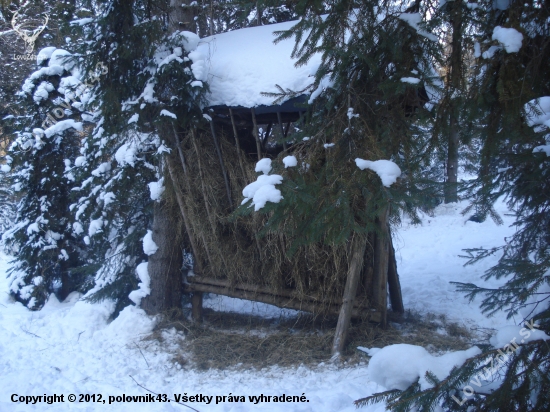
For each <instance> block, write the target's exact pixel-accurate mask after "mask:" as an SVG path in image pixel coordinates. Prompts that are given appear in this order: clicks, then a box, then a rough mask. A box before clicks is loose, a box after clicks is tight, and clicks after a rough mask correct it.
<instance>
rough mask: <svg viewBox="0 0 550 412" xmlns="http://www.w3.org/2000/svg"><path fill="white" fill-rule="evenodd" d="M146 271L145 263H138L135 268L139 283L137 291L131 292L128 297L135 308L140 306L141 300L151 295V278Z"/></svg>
mask: <svg viewBox="0 0 550 412" xmlns="http://www.w3.org/2000/svg"><path fill="white" fill-rule="evenodd" d="M147 269H148V264H147V262H143V263H140V264H139V265H138V266H137V267H136V274H137V275H138V277H139V280H140V281H141V282H140V283H139V284H138V287H139V289H137V290H133V291H131V292H130V294H129V295H128V297H129V298H130V300H131V301H132V302H134V303H135V304H136V305H137V306H139V305H140V303H141V299H143V298H144V297H145V296H147V295H149V294H150V293H151V287H150V285H151V278H150V276H149V271H148V270H147Z"/></svg>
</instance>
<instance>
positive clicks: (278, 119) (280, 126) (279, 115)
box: [277, 112, 286, 150]
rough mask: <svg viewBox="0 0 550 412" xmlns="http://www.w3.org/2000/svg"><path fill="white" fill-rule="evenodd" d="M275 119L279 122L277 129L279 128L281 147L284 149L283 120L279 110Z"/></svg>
mask: <svg viewBox="0 0 550 412" xmlns="http://www.w3.org/2000/svg"><path fill="white" fill-rule="evenodd" d="M277 121H278V122H279V129H281V139H285V140H283V149H284V150H286V134H285V131H284V130H283V122H282V121H281V112H277Z"/></svg>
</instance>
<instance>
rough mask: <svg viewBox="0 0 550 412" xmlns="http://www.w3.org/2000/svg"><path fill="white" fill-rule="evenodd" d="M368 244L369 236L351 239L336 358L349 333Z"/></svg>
mask: <svg viewBox="0 0 550 412" xmlns="http://www.w3.org/2000/svg"><path fill="white" fill-rule="evenodd" d="M366 246H367V238H366V237H365V236H359V235H358V234H355V235H354V236H353V240H352V241H351V260H350V264H349V269H348V276H347V278H346V286H345V288H344V297H343V300H342V307H341V308H340V314H339V316H338V324H337V325H336V332H335V333H334V341H333V343H332V356H333V358H336V357H338V356H339V354H340V353H341V352H342V350H343V349H344V345H345V343H346V338H347V334H348V329H349V324H350V320H351V314H352V310H353V300H354V299H355V295H356V294H357V285H358V284H359V278H360V277H361V268H362V267H363V257H364V256H365V248H366Z"/></svg>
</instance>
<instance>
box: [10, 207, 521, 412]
mask: <svg viewBox="0 0 550 412" xmlns="http://www.w3.org/2000/svg"><path fill="white" fill-rule="evenodd" d="M464 206H465V205H451V206H446V205H442V206H440V207H439V208H438V209H437V211H436V214H435V217H433V218H432V217H425V220H424V223H423V225H422V226H410V225H407V224H406V223H405V224H404V227H403V228H402V229H401V230H399V232H398V233H397V234H396V237H395V242H394V243H395V247H396V253H397V259H398V269H399V274H400V276H401V284H402V288H403V296H404V303H405V306H406V308H411V309H415V310H417V311H420V312H432V313H435V314H445V315H446V316H447V317H448V318H449V319H450V320H453V321H456V322H459V323H462V324H464V325H467V326H469V327H476V326H478V327H481V328H496V327H500V326H502V325H505V324H509V323H511V322H509V321H508V322H507V321H506V320H505V317H504V315H501V316H496V317H494V318H491V319H486V318H485V317H484V316H483V315H482V314H481V313H480V311H479V309H478V308H477V305H475V304H468V302H467V300H466V299H465V298H464V297H463V296H462V295H461V294H459V293H457V292H455V290H454V287H453V286H452V285H450V284H449V281H451V280H457V281H462V282H470V281H471V282H476V283H478V284H480V283H481V281H480V275H481V274H482V273H483V272H484V270H485V269H487V268H488V267H489V266H491V265H492V264H494V262H495V258H490V259H487V260H486V261H484V262H481V263H479V264H477V265H475V266H467V267H464V266H463V264H464V262H465V260H464V259H462V258H459V257H458V255H459V254H463V252H462V251H461V249H463V248H467V247H480V246H484V247H490V246H495V245H500V244H502V243H503V241H504V237H506V236H509V235H510V234H511V233H512V231H513V229H512V228H510V227H509V225H510V224H511V223H512V221H513V218H512V217H510V216H505V215H503V218H504V221H505V224H504V225H503V226H496V225H495V224H494V223H493V222H492V221H491V220H487V221H486V222H484V223H474V222H470V221H467V217H464V216H462V215H461V214H460V213H459V212H460V210H462V208H463V207H464ZM497 210H498V211H499V212H500V213H501V214H503V213H505V212H506V209H505V207H504V206H503V205H502V204H499V205H497ZM7 261H8V257H6V256H1V258H0V273H1V275H0V411H1V412H3V411H63V410H73V409H78V410H86V411H95V410H105V411H107V410H112V411H132V412H138V411H183V410H190V409H188V408H187V407H185V406H182V405H178V404H177V403H175V402H174V400H173V399H174V398H173V396H174V395H178V394H179V395H182V396H194V395H203V396H208V397H212V398H211V401H210V403H209V404H207V403H206V402H202V403H201V402H193V403H191V402H187V405H188V406H191V407H193V408H195V409H196V410H198V411H201V412H202V411H224V412H229V411H232V412H237V411H245V412H246V411H285V412H286V411H304V412H305V411H312V412H313V411H315V412H322V411H327V412H336V411H349V412H351V411H355V410H356V409H355V406H354V405H353V403H352V402H353V400H355V399H358V398H361V397H365V396H368V395H370V394H372V393H375V392H379V391H382V390H385V388H384V387H382V386H379V385H377V384H376V383H374V382H373V381H372V380H371V379H370V377H369V374H368V372H367V368H366V366H364V365H360V366H354V367H340V368H338V367H337V366H335V365H327V364H323V365H319V366H318V367H315V368H306V367H303V366H301V367H297V368H280V367H272V368H268V369H264V370H261V371H247V370H238V369H234V370H224V371H217V370H210V371H206V372H202V371H201V372H199V371H194V370H183V369H181V367H180V366H179V365H178V364H176V363H174V362H173V361H172V360H171V358H172V354H171V350H173V349H174V347H175V346H176V345H178V343H179V342H181V340H182V339H184V336H183V335H182V334H180V333H178V332H176V331H175V330H172V331H166V332H164V336H163V337H164V339H163V343H160V342H159V341H158V340H144V339H143V338H144V337H145V336H147V335H148V333H149V332H150V331H151V330H152V328H153V326H154V322H153V321H152V320H151V319H149V318H148V317H147V316H145V314H144V313H143V312H142V311H141V310H140V309H138V308H135V307H127V308H126V309H125V310H124V311H123V312H122V313H121V315H120V316H119V317H118V318H117V319H115V320H114V321H113V322H110V323H109V322H108V318H109V315H110V313H111V311H112V310H113V307H112V305H110V304H109V303H106V302H105V303H101V304H89V303H85V302H82V301H79V300H78V296H77V295H72V296H71V297H70V298H69V299H67V301H66V302H63V303H59V302H58V301H56V299H55V298H52V299H50V301H49V302H48V303H47V305H46V307H45V308H44V309H43V310H41V311H39V312H31V311H29V310H28V309H26V308H25V307H24V306H22V305H21V304H19V303H16V302H14V301H13V300H12V299H11V298H10V296H9V295H8V293H7V290H8V285H7V281H6V279H5V276H4V273H5V271H6V269H7V267H8V263H7ZM488 285H492V286H494V285H495V283H494V282H491V283H488ZM208 306H209V307H214V308H216V307H218V308H220V307H222V308H223V309H224V310H235V311H239V312H252V313H254V314H256V315H258V314H259V315H265V316H273V315H276V316H279V315H281V313H280V311H279V310H278V309H276V308H273V307H270V306H268V305H262V304H258V303H251V302H243V301H239V300H236V299H229V298H220V299H217V300H212V301H210V302H208ZM283 315H284V314H283ZM134 379H135V381H134ZM136 382H138V383H139V384H141V385H143V386H144V387H146V388H148V389H149V390H151V391H154V392H156V393H160V394H166V395H167V396H168V397H169V398H171V399H172V402H170V403H168V402H165V403H160V402H158V401H155V402H154V403H153V402H149V403H146V402H118V403H113V404H111V405H109V397H122V396H123V395H126V396H138V395H143V396H145V395H148V392H147V391H146V390H145V389H143V388H141V387H139V386H138V385H137V384H136ZM54 394H56V395H63V396H64V397H63V399H64V402H63V403H56V404H51V405H49V404H47V403H44V402H40V403H36V404H34V405H33V404H25V403H13V402H12V401H11V399H12V398H13V397H14V395H15V399H22V400H23V401H24V399H25V398H24V396H38V395H54ZM70 394H74V395H76V402H69V400H68V396H69V395H70ZM262 394H263V395H264V396H271V397H273V396H277V397H280V396H281V395H283V394H284V395H285V396H298V397H301V396H304V397H303V398H301V399H302V400H303V402H284V403H283V402H273V399H271V401H270V402H267V401H265V399H264V401H260V402H257V403H255V402H254V401H253V400H251V398H249V397H256V396H260V395H262ZM80 395H83V397H82V398H83V400H85V399H86V398H85V397H84V395H95V400H96V402H93V401H92V399H91V398H89V399H90V401H89V402H79V400H80V398H81V396H80ZM99 395H101V396H102V398H101V400H100V401H99V402H97V401H98V397H99ZM21 396H23V398H20V397H21ZM223 396H225V397H226V399H225V401H223V400H222V401H218V403H216V397H220V398H218V400H219V399H222V398H221V397H223ZM229 396H232V397H237V400H241V401H240V402H230V401H229ZM241 396H242V397H243V398H241ZM35 400H36V398H35ZM194 400H195V399H194ZM199 400H200V399H199ZM257 400H258V399H256V401H257ZM278 400H279V398H278ZM103 401H105V403H103ZM31 402H32V399H31ZM363 410H365V411H383V410H384V406H383V405H375V406H369V407H365V408H363Z"/></svg>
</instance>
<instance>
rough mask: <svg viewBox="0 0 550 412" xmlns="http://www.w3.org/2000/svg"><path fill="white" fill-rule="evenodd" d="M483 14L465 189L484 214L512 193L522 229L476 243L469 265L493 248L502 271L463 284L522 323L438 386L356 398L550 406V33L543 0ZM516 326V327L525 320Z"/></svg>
mask: <svg viewBox="0 0 550 412" xmlns="http://www.w3.org/2000/svg"><path fill="white" fill-rule="evenodd" d="M476 7H479V8H478V9H476V13H478V18H479V21H480V26H479V29H478V30H477V33H476V34H477V36H478V39H477V43H476V44H475V45H474V53H475V57H476V59H477V60H476V67H475V70H474V71H473V73H472V77H471V79H470V86H469V95H468V102H467V103H468V104H467V105H465V110H467V112H466V113H465V115H466V116H467V117H468V118H470V119H472V120H471V121H472V127H473V130H474V132H475V133H476V134H477V135H478V136H479V138H480V141H481V143H482V147H481V156H480V158H481V160H480V166H479V170H478V178H477V179H476V180H475V181H472V182H470V184H469V185H468V186H467V188H466V194H467V195H468V196H469V197H470V198H471V199H472V204H471V207H470V208H469V209H467V210H466V211H468V210H470V209H472V208H475V210H476V213H477V214H478V216H481V217H485V216H487V215H491V216H492V217H493V218H494V219H495V220H497V222H498V216H496V215H495V213H494V210H493V204H494V202H495V201H496V199H498V198H499V197H501V196H503V195H504V196H506V199H507V201H508V206H509V207H510V209H511V210H513V211H514V213H515V214H516V222H515V226H516V228H517V230H516V232H515V234H514V235H513V236H511V237H510V238H507V239H506V244H505V245H503V246H501V247H498V248H494V249H490V250H485V249H470V250H468V252H469V253H470V257H471V259H470V260H469V261H468V263H469V264H471V263H475V262H476V261H478V260H479V259H482V258H484V257H486V256H489V255H493V254H496V253H498V254H500V259H499V261H498V263H497V264H496V265H495V266H494V267H492V268H490V269H489V270H488V271H487V272H486V274H485V275H484V279H489V278H493V277H494V278H497V279H505V283H504V284H503V286H501V287H498V288H495V289H489V288H484V287H480V286H477V285H475V284H464V283H457V286H458V290H459V291H462V292H465V293H466V294H467V296H468V297H469V298H470V299H474V298H475V297H476V296H480V297H482V303H481V310H482V311H483V312H484V313H486V314H488V315H491V314H494V313H495V312H497V311H501V310H503V311H505V312H507V314H508V318H509V319H520V324H521V325H524V322H525V326H526V327H525V328H524V329H521V330H519V331H518V336H515V337H514V338H513V339H512V341H510V342H507V344H506V345H505V346H504V348H500V347H498V346H500V345H502V343H501V342H499V340H497V339H495V340H492V341H491V344H492V345H493V346H494V345H496V346H497V347H492V348H491V347H487V348H485V350H484V352H483V353H481V354H480V355H478V356H476V357H474V358H471V359H469V360H467V361H466V362H465V363H464V365H462V366H461V367H457V368H454V369H453V370H452V371H451V373H450V375H449V376H448V377H447V378H445V379H444V380H442V381H438V380H437V378H435V376H433V375H428V376H427V378H428V380H429V382H431V384H432V388H429V389H425V390H422V389H421V388H420V385H419V384H418V383H415V384H413V385H412V386H410V387H409V388H408V389H406V390H404V391H398V390H392V391H388V392H385V393H380V394H375V395H373V396H371V397H368V398H365V399H362V400H359V401H357V404H358V405H364V404H367V403H371V402H378V401H382V400H384V401H386V402H387V403H388V408H389V409H390V410H394V411H411V410H418V409H421V410H433V409H434V408H436V407H438V406H441V407H443V408H444V409H445V410H453V411H455V410H456V411H466V410H480V411H508V410H510V411H511V410H514V411H516V410H521V411H542V410H548V408H549V407H550V396H549V393H550V391H549V389H550V380H549V378H548V377H549V376H550V346H549V344H548V341H547V340H542V339H539V340H533V339H528V337H529V336H531V334H532V333H534V332H533V331H534V329H540V330H542V331H544V332H546V334H549V333H550V305H549V302H550V258H549V256H550V242H549V238H550V236H549V228H550V222H549V220H548V219H549V218H548V208H549V206H550V204H549V200H548V199H549V198H550V197H549V196H548V194H549V188H548V177H549V176H548V173H549V164H550V163H549V157H548V153H550V150H549V147H550V146H549V137H550V136H549V133H548V124H547V123H548V122H547V119H548V117H549V113H550V105H549V103H548V102H549V101H550V97H548V96H549V95H550V72H549V69H548V64H547V61H548V59H549V57H550V55H549V53H550V41H549V39H550V33H549V32H548V28H547V23H546V22H547V19H548V18H549V17H550V8H549V5H548V4H547V3H546V2H514V1H510V2H508V1H502V2H501V1H496V2H493V1H486V2H480V3H479V4H478V5H477V6H476ZM518 329H519V328H518Z"/></svg>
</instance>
